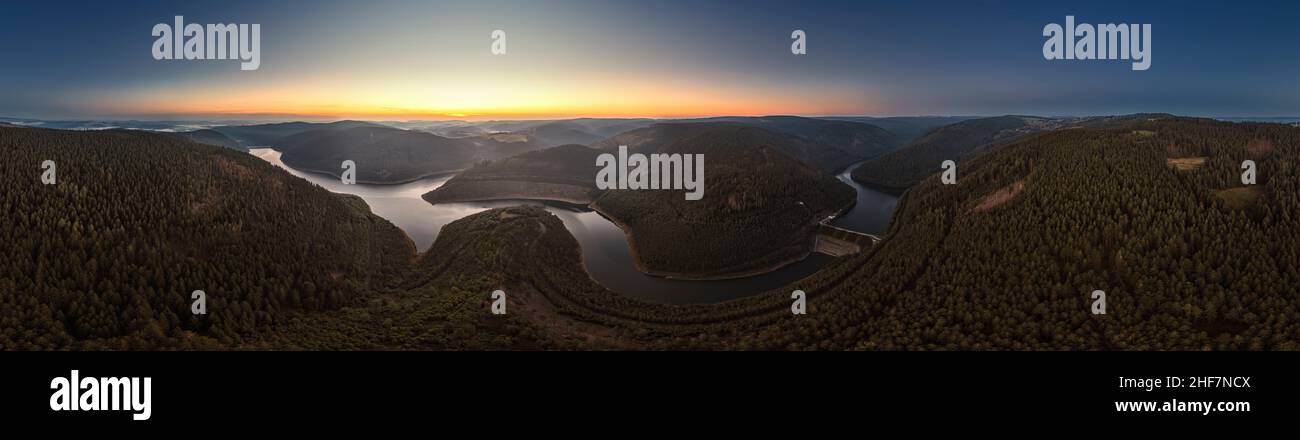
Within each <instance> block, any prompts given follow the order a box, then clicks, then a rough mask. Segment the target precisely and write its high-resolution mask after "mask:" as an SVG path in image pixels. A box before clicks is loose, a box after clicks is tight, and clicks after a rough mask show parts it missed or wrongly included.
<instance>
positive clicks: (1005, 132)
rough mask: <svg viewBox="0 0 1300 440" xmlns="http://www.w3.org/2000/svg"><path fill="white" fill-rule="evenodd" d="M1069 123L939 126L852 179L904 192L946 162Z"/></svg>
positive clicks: (1019, 120)
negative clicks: (903, 190)
mask: <svg viewBox="0 0 1300 440" xmlns="http://www.w3.org/2000/svg"><path fill="white" fill-rule="evenodd" d="M1066 122H1067V120H1064V119H1053V118H1039V117H1032V116H999V117H994V118H980V119H970V120H965V121H961V122H957V123H955V124H952V125H946V126H943V127H939V128H937V129H935V130H934V131H931V132H929V133H928V134H926V135H925V136H922V137H921V138H919V139H917V140H916V141H914V142H912V143H911V144H910V145H908V146H906V147H904V148H901V149H898V150H895V151H892V152H890V153H887V154H885V155H883V156H880V157H878V158H875V159H872V160H869V161H867V162H865V163H863V164H862V165H861V166H858V168H857V169H855V170H854V171H853V180H856V181H858V182H860V183H864V184H869V185H874V186H877V187H884V188H891V189H896V190H902V189H906V188H910V187H912V186H913V185H916V184H917V183H919V182H920V181H921V180H922V179H925V178H926V177H928V176H930V175H931V174H935V173H937V172H939V171H941V169H940V164H942V163H943V161H945V160H952V161H954V162H958V163H959V162H961V161H962V160H965V159H966V158H968V157H971V156H973V155H975V154H978V153H979V152H981V151H984V150H986V149H988V148H991V147H994V146H996V145H999V144H1002V143H1006V142H1009V141H1012V140H1015V139H1017V138H1019V137H1021V136H1024V135H1027V134H1031V133H1037V132H1041V131H1046V130H1051V129H1055V128H1059V127H1061V126H1062V125H1064V124H1065V123H1066Z"/></svg>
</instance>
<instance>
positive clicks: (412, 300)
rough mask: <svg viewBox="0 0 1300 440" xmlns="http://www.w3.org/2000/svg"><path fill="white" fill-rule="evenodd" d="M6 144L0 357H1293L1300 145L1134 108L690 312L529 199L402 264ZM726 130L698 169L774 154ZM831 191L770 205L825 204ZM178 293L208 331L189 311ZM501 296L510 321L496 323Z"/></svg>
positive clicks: (982, 157)
mask: <svg viewBox="0 0 1300 440" xmlns="http://www.w3.org/2000/svg"><path fill="white" fill-rule="evenodd" d="M733 135H734V133H733ZM732 138H734V136H733V137H732ZM0 139H4V145H3V146H4V150H5V152H6V153H9V155H10V157H12V158H13V159H12V160H9V161H6V162H4V163H2V164H0V169H2V170H3V175H2V176H3V185H4V188H5V191H4V192H3V193H0V206H3V207H4V211H3V215H4V216H5V219H4V220H5V222H4V225H5V226H4V228H3V230H2V231H0V234H2V235H3V236H0V255H3V259H2V260H0V304H3V307H2V308H0V324H3V325H2V326H0V329H2V330H0V345H2V346H3V347H4V348H5V349H67V348H71V349H647V350H661V349H674V350H678V349H680V350H733V349H735V350H742V349H743V350H1296V349H1300V294H1298V293H1297V289H1296V286H1297V285H1300V187H1298V185H1300V178H1298V177H1300V175H1297V174H1298V171H1297V169H1296V164H1297V163H1298V160H1300V128H1296V127H1292V126H1288V125H1282V124H1262V123H1230V122H1221V121H1214V120H1209V119H1193V118H1176V117H1168V116H1159V115H1151V116H1143V117H1132V118H1126V119H1116V120H1109V121H1106V122H1105V123H1098V124H1092V125H1087V126H1080V127H1077V128H1065V129H1058V130H1051V131H1044V132H1040V133H1035V134H1030V135H1026V136H1022V137H1019V138H1017V139H1015V140H1013V141H1011V142H1007V143H1005V144H1002V145H998V146H996V147H994V148H989V149H987V150H986V151H984V152H983V153H981V154H979V155H976V156H972V157H969V158H967V159H966V160H965V161H964V162H963V164H962V167H961V170H962V171H961V173H960V174H959V176H958V183H957V184H956V185H942V184H941V183H940V182H938V181H937V180H936V179H926V180H923V181H921V182H920V183H919V184H918V185H917V186H915V187H912V188H911V190H909V191H908V192H907V193H906V195H905V196H904V198H903V200H902V201H901V202H900V204H899V207H898V209H897V210H896V211H895V213H894V220H893V223H892V225H891V228H890V231H889V233H888V234H886V235H885V237H884V239H883V240H882V241H881V242H879V243H877V244H876V245H875V246H872V247H870V248H867V249H864V251H863V252H862V253H859V254H856V255H852V256H846V257H842V258H839V259H837V260H835V261H834V262H832V263H831V264H830V265H829V266H827V267H825V268H823V269H822V270H821V271H820V272H818V273H816V274H815V275H813V276H811V277H809V278H806V279H804V280H801V281H799V282H797V283H795V284H792V285H790V286H787V287H786V288H782V289H776V290H773V291H771V292H768V293H764V294H760V295H756V296H752V297H747V298H744V299H739V300H733V301H727V302H721V303H714V304H693V305H666V304H654V303H647V302H642V301H638V300H634V299H631V298H628V297H625V296H621V295H619V294H618V293H616V292H612V291H610V290H608V289H606V288H604V287H603V286H601V285H599V284H597V283H596V282H594V281H592V280H591V278H590V277H589V276H588V275H587V273H586V271H585V270H584V269H583V266H582V255H581V252H580V248H579V246H578V244H577V242H576V241H575V240H574V238H573V236H572V235H571V234H569V233H568V231H567V230H566V229H565V228H564V224H563V223H562V222H561V221H560V220H559V219H558V218H557V217H555V216H554V215H552V214H550V213H548V212H547V211H545V210H542V209H539V208H530V207H512V208H499V209H494V210H488V211H484V212H481V213H479V214H475V215H471V216H468V217H465V218H463V219H461V220H458V221H456V222H453V223H451V224H449V225H447V226H446V227H445V228H444V230H443V233H442V234H440V236H439V238H438V240H437V242H435V243H434V245H433V248H432V249H431V250H430V251H429V252H426V253H425V254H422V255H417V254H416V253H415V250H414V248H413V246H411V245H410V243H409V242H408V241H406V240H405V239H404V237H403V236H402V233H401V231H400V230H397V229H396V228H394V227H393V226H392V225H391V224H388V223H387V222H386V221H384V220H382V219H380V218H378V217H375V216H373V215H371V214H369V213H368V212H367V210H366V209H365V208H364V204H362V203H360V201H359V200H356V199H353V198H348V197H341V196H337V195H333V194H330V193H328V192H326V191H324V190H323V189H320V188H317V187H314V186H312V185H310V184H308V183H305V182H304V181H301V180H299V179H294V178H292V177H290V176H289V175H288V174H287V173H284V172H283V171H281V170H278V169H275V168H274V167H272V166H270V165H267V164H264V163H261V162H259V161H258V160H256V159H255V158H252V157H251V156H247V155H245V154H243V153H240V152H237V151H233V150H229V149H223V148H219V147H211V146H205V145H200V144H197V143H191V142H186V141H184V140H181V139H178V138H176V137H173V136H164V135H153V134H147V133H139V132H123V131H106V132H97V133H89V132H64V131H52V130H38V129H29V128H9V127H4V128H0ZM726 139H727V138H718V139H709V142H707V143H708V145H710V147H709V148H716V149H717V150H710V154H718V155H719V156H724V155H728V154H734V155H735V161H737V162H739V161H746V160H754V159H755V158H757V157H765V158H767V160H768V161H769V162H770V163H776V164H779V163H780V162H778V159H774V158H779V157H781V156H779V155H775V154H773V153H772V152H770V151H768V150H765V149H762V148H758V149H738V148H735V146H734V145H733V146H728V144H727V141H726ZM665 148H669V147H665ZM710 157H712V156H710ZM47 159H48V160H54V161H56V162H57V163H58V184H56V185H43V184H42V183H41V181H40V171H41V170H40V168H39V167H38V165H39V164H40V163H41V161H43V160H47ZM1246 160H1250V161H1253V162H1254V163H1255V164H1257V170H1256V171H1257V180H1256V182H1255V184H1254V185H1246V184H1243V182H1242V163H1243V162H1244V161H1246ZM715 162H717V161H714V160H713V159H710V164H712V163H715ZM724 162H725V161H724ZM769 162H758V163H753V164H751V165H747V166H746V167H745V169H754V170H762V169H763V168H762V167H763V166H764V165H762V164H763V163H769ZM799 165H802V164H798V163H797V162H796V163H795V164H784V165H780V166H781V169H782V170H785V171H784V172H783V173H778V174H783V175H784V174H797V173H790V172H789V170H791V169H798V166H799ZM738 169H739V167H738ZM714 176H715V175H713V174H710V177H709V178H710V179H711V180H710V183H709V185H710V186H709V191H710V193H709V195H708V196H706V200H708V199H709V197H714V196H716V195H717V194H733V193H732V192H729V191H738V192H736V194H741V195H738V196H735V198H734V201H735V202H736V203H735V204H731V203H724V204H721V205H716V206H712V207H711V208H710V209H711V210H718V211H716V212H718V213H720V212H725V210H726V209H741V210H742V211H740V212H748V211H744V210H750V209H752V210H754V211H752V212H762V211H763V210H765V209H767V207H766V206H765V205H764V204H763V203H760V202H758V201H754V200H750V199H747V198H745V196H744V195H743V194H744V191H743V190H740V189H739V188H748V187H749V186H747V185H751V184H754V183H753V182H748V181H746V180H745V179H753V178H754V177H753V176H750V177H745V176H744V175H742V174H741V173H739V172H737V174H735V175H729V174H726V173H724V174H722V175H721V176H719V177H714ZM764 176H767V177H768V178H769V180H773V179H778V177H776V176H774V175H772V174H768V175H764ZM731 180H735V181H737V182H741V183H744V184H745V185H741V184H739V183H738V184H736V186H735V187H734V188H731V189H729V187H728V186H727V184H726V183H725V182H728V181H731ZM776 181H778V182H779V180H776ZM777 186H780V187H786V186H790V185H787V184H779V185H777ZM809 188H818V187H817V186H810V185H803V188H802V189H800V190H799V191H808V190H809ZM832 188H833V187H832ZM714 191H719V192H718V193H716V194H715V193H714ZM790 191H796V190H790ZM641 193H645V194H653V193H654V192H641ZM837 193H838V191H835V190H833V189H830V190H826V191H823V192H821V193H817V194H808V193H800V192H790V193H782V194H783V195H782V196H781V198H780V200H786V201H791V200H794V199H791V198H797V199H798V200H801V201H805V203H807V201H808V200H813V199H817V198H819V197H820V199H818V200H822V203H823V205H821V206H823V207H832V208H833V207H834V206H836V205H834V203H833V202H834V201H836V200H838V199H837V196H836V194H837ZM607 197H608V196H607ZM848 197H849V198H850V199H851V197H852V194H851V192H850V193H848ZM667 199H668V200H677V201H680V200H681V198H680V197H668V198H667ZM722 199H724V200H728V201H731V200H732V199H733V198H732V197H722ZM767 200H778V198H771V199H767ZM610 201H611V202H618V199H617V198H615V199H612V200H610ZM751 202H754V203H753V204H750V203H751ZM601 203H602V204H603V203H604V199H602V201H601ZM633 208H634V206H633ZM702 212H704V213H711V212H715V211H710V210H705V211H702ZM728 218H733V217H728ZM734 218H736V219H743V218H746V217H745V216H735V217H734ZM736 222H737V223H734V225H737V227H740V228H759V229H754V230H755V231H757V230H761V231H763V233H764V234H776V233H785V232H786V231H784V230H780V231H778V230H775V229H762V228H780V227H783V226H782V225H783V223H780V222H772V221H770V220H765V221H759V220H758V219H757V218H755V219H754V220H752V221H742V220H736ZM717 233H723V232H722V231H718V232H717ZM638 250H640V249H639V248H638ZM704 252H713V251H712V250H711V249H709V248H704ZM719 253H721V252H720V251H719ZM704 258H713V256H712V255H707V256H706V255H703V254H701V256H699V257H697V258H695V259H696V260H701V259H704ZM718 258H725V257H724V256H718ZM718 261H727V260H725V259H721V260H718ZM196 289H203V290H205V291H206V292H207V293H208V295H209V301H210V304H209V309H210V310H211V312H209V313H210V314H209V315H206V316H198V317H196V316H195V315H192V314H190V312H189V303H188V301H189V299H188V298H189V296H188V295H189V292H191V291H193V290H196ZM496 289H501V290H504V291H505V292H507V294H508V298H509V299H508V302H509V307H510V309H509V310H510V313H508V314H507V315H500V316H496V315H492V314H491V313H489V311H488V310H489V303H490V300H489V295H488V294H489V292H491V291H492V290H496ZM794 289H800V290H803V291H805V292H807V293H808V313H807V314H806V315H799V316H795V315H792V314H791V313H790V291H791V290H794ZM1095 290H1101V291H1104V292H1105V293H1106V298H1107V303H1108V304H1107V311H1106V313H1105V314H1094V313H1092V312H1091V305H1092V301H1093V299H1092V297H1091V296H1090V293H1091V292H1093V291H1095Z"/></svg>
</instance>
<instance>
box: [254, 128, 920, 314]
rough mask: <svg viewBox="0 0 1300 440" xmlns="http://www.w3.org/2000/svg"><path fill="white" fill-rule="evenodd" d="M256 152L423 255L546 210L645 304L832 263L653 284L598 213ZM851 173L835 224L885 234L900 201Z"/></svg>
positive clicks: (701, 295)
mask: <svg viewBox="0 0 1300 440" xmlns="http://www.w3.org/2000/svg"><path fill="white" fill-rule="evenodd" d="M249 152H250V153H252V154H253V155H255V156H257V157H260V158H262V159H264V160H266V161H267V162H270V163H272V164H274V165H276V166H279V167H281V168H284V169H285V170H286V171H288V172H289V173H291V174H293V175H295V176H298V177H301V178H303V179H307V180H308V181H310V182H312V183H315V184H317V185H320V186H321V187H323V188H325V189H327V190H330V191H333V192H338V193H347V194H355V195H358V196H360V197H361V198H363V199H365V201H366V203H368V204H369V205H370V209H371V210H372V211H374V213H375V214H376V215H379V216H380V217H383V218H385V219H388V221H390V222H392V223H393V224H394V225H397V227H399V228H402V230H404V231H406V234H407V235H409V236H410V237H411V240H413V241H415V245H416V246H417V247H419V249H420V250H421V251H426V250H428V249H429V246H431V245H432V244H433V241H434V239H436V238H437V237H438V232H439V231H440V230H442V227H443V225H446V224H448V223H451V222H453V221H456V220H459V219H461V218H463V217H465V216H468V215H471V214H475V213H478V212H482V211H485V210H488V209H492V208H498V207H503V206H517V205H532V206H540V207H544V208H545V209H546V210H548V211H550V212H551V213H552V214H555V215H556V216H557V217H559V218H560V219H561V220H562V221H564V226H565V227H566V228H567V229H568V230H569V233H571V234H573V236H574V238H576V239H577V240H578V244H579V245H580V246H581V247H582V256H583V265H584V266H585V268H586V270H587V273H589V274H590V275H591V277H592V279H594V280H596V282H598V283H600V284H601V285H604V286H605V287H608V288H609V289H610V290H613V291H615V292H618V293H620V294H623V295H626V296H629V297H633V298H637V299H641V300H645V301H651V302H660V303H672V304H686V303H707V302H718V301H725V300H729V299H736V298H742V297H746V296H751V295H754V294H757V293H761V292H764V291H767V290H770V289H774V288H778V287H782V286H786V285H789V284H791V283H794V282H796V281H798V280H800V279H803V278H804V277H807V276H809V275H812V274H813V273H815V272H817V270H819V269H821V268H822V266H824V265H826V264H827V263H829V262H830V261H832V260H833V258H831V257H829V256H826V255H822V254H812V255H810V256H809V257H808V258H806V259H804V260H803V261H799V262H796V263H793V264H790V265H788V266H785V267H783V268H781V269H779V270H777V271H774V272H771V273H767V274H763V275H758V276H753V277H746V278H740V279H735V280H719V281H686V280H672V279H666V278H659V277H653V276H649V275H646V274H643V273H641V272H640V271H638V270H637V269H636V264H635V263H634V261H633V260H632V253H631V251H630V249H629V248H628V244H627V239H626V237H625V236H624V234H623V231H622V230H621V229H619V228H618V226H617V225H615V224H614V223H612V222H610V221H609V220H608V219H606V218H604V217H602V216H601V215H600V214H598V213H596V212H594V211H590V210H581V209H578V208H576V207H572V206H559V205H549V204H545V203H543V202H536V201H525V200H513V201H512V200H505V201H491V202H471V203H440V204H437V205H431V204H429V203H428V202H425V201H424V200H423V199H421V198H420V196H421V195H423V194H424V193H427V192H429V191H432V190H434V189H436V188H438V187H440V186H442V184H443V183H446V182H447V180H449V179H450V178H451V175H443V176H436V177H429V178H425V179H421V180H417V181H415V182H410V183H405V184H400V185H366V184H356V185H343V184H342V183H341V182H339V179H338V178H336V177H333V176H327V175H323V174H315V173H308V172H303V171H298V170H295V169H293V168H290V167H287V166H285V165H284V164H283V163H282V162H281V161H280V152H278V151H275V150H272V149H269V148H255V149H251V150H249ZM847 173H848V171H846V172H845V174H841V175H840V179H841V180H845V181H846V183H848V184H849V185H851V186H853V187H854V189H856V190H857V191H858V199H857V205H856V206H854V208H853V209H852V210H850V211H849V212H848V213H846V214H845V215H844V216H841V217H840V218H837V219H836V220H835V221H834V222H833V223H834V224H836V225H838V226H843V227H846V228H849V229H855V230H860V231H864V232H872V233H884V232H885V229H887V228H888V226H889V216H890V214H891V213H892V212H893V209H894V205H896V204H897V202H898V199H897V198H896V197H893V196H890V195H888V194H884V193H880V192H878V191H874V190H871V189H869V188H863V187H861V186H859V185H857V184H856V183H853V182H852V180H848V179H847ZM796 288H798V287H797V286H794V287H791V289H792V290H793V289H796Z"/></svg>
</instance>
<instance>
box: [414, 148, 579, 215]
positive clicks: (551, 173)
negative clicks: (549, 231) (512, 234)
mask: <svg viewBox="0 0 1300 440" xmlns="http://www.w3.org/2000/svg"><path fill="white" fill-rule="evenodd" d="M597 154H599V152H598V151H596V150H593V149H590V148H587V147H584V146H581V145H562V146H559V147H554V148H548V149H545V150H541V151H533V152H528V153H524V154H520V155H517V156H511V157H508V158H505V159H500V160H496V161H492V162H487V163H480V164H476V165H475V166H474V167H473V168H470V169H467V170H465V171H463V172H461V173H460V174H457V175H456V177H453V178H452V179H451V180H449V181H447V183H445V184H443V185H442V186H441V187H439V188H438V189H436V190H434V191H431V192H429V193H427V194H425V195H424V196H423V197H424V199H425V200H426V201H428V202H429V203H435V204H436V203H446V202H458V201H474V200H496V199H535V200H537V199H544V200H557V201H564V202H571V203H578V204H583V205H585V204H588V203H591V202H592V201H594V200H595V196H596V195H597V194H598V191H597V189H596V184H595V181H596V166H595V164H596V156H597Z"/></svg>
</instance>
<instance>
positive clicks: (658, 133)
mask: <svg viewBox="0 0 1300 440" xmlns="http://www.w3.org/2000/svg"><path fill="white" fill-rule="evenodd" d="M714 130H730V131H731V132H732V133H737V134H743V135H744V136H745V138H746V139H747V140H749V141H750V142H752V143H754V144H755V145H764V146H767V147H770V148H772V149H775V150H777V151H780V152H782V153H785V154H786V155H789V156H790V157H793V158H795V159H798V160H799V161H802V162H803V163H805V164H808V165H810V166H813V167H816V168H818V169H821V170H823V171H826V172H828V173H832V172H835V171H837V170H839V169H842V168H844V167H846V166H848V165H850V164H852V163H854V162H857V161H859V160H862V158H863V157H862V156H859V155H854V154H852V153H850V152H848V151H847V147H844V148H841V147H836V146H832V145H830V144H826V143H822V142H818V141H815V140H810V139H808V138H804V137H800V136H796V135H793V134H789V133H783V132H778V131H772V130H769V129H766V128H758V127H755V126H753V125H751V124H740V123H736V122H695V123H670V124H655V125H652V126H649V127H645V128H640V129H636V130H632V131H628V132H624V133H620V134H618V135H616V136H613V137H610V138H608V139H604V140H602V141H599V142H596V143H595V144H594V145H593V147H595V148H597V149H601V150H605V151H617V149H618V147H619V146H620V145H626V146H627V147H628V150H629V151H631V152H640V153H653V152H656V151H659V150H661V149H663V148H664V147H666V146H668V145H671V144H674V143H677V142H680V141H682V140H685V139H689V138H692V137H696V136H699V135H701V134H704V133H707V132H710V131H714Z"/></svg>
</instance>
